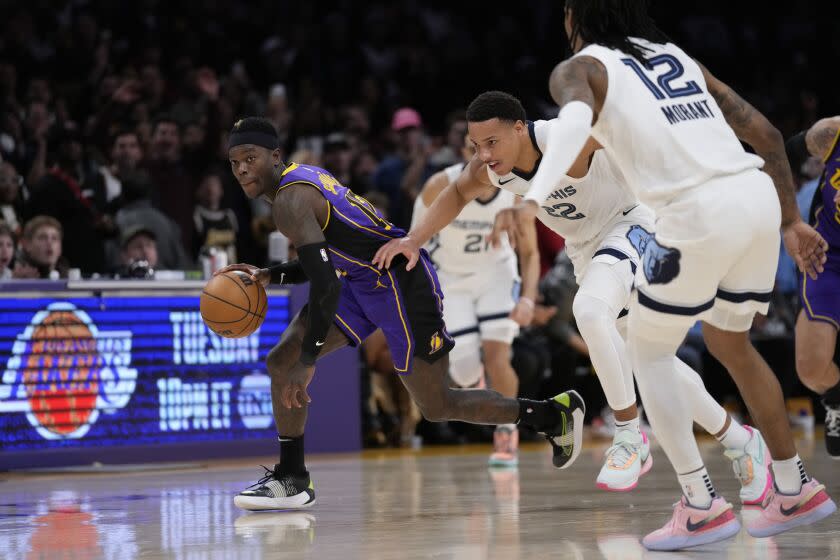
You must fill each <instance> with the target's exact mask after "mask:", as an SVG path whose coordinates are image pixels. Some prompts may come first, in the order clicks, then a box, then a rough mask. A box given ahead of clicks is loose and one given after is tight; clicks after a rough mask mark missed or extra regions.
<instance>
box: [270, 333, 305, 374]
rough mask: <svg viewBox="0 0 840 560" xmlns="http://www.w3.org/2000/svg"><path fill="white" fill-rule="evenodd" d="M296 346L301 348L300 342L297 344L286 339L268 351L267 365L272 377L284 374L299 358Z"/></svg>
mask: <svg viewBox="0 0 840 560" xmlns="http://www.w3.org/2000/svg"><path fill="white" fill-rule="evenodd" d="M296 348H299V344H298V345H295V344H294V343H293V342H291V341H288V340H284V341H282V342H281V343H280V344H277V345H276V346H275V347H274V348H272V349H271V350H270V351H269V352H268V356H266V358H265V367H266V369H267V370H268V374H269V375H270V376H271V377H272V378H275V377H277V376H280V375H283V374H284V373H286V372H287V371H288V370H289V369H290V368H291V366H292V364H293V363H294V361H295V360H297V351H296Z"/></svg>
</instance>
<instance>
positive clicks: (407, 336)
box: [388, 270, 411, 372]
mask: <svg viewBox="0 0 840 560" xmlns="http://www.w3.org/2000/svg"><path fill="white" fill-rule="evenodd" d="M388 278H390V279H391V289H392V290H393V291H394V299H395V300H396V302H397V313H399V315H400V321H402V325H403V331H404V332H405V340H406V343H407V348H406V350H405V367H403V368H399V367H397V364H394V369H395V370H397V371H402V372H405V371H408V366H409V360H411V335H410V334H409V333H408V325H406V323H405V317H403V311H402V305H400V294H399V293H398V292H397V283H396V281H394V277H393V276H392V275H391V271H390V270H389V271H388Z"/></svg>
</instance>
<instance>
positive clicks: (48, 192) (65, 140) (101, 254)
mask: <svg viewBox="0 0 840 560" xmlns="http://www.w3.org/2000/svg"><path fill="white" fill-rule="evenodd" d="M52 143H53V144H54V145H55V147H56V151H57V154H56V162H55V165H54V166H53V167H52V168H51V169H50V170H49V172H48V173H47V174H46V175H44V177H42V178H41V180H40V181H38V183H36V184H35V185H33V186H32V193H31V198H30V200H29V202H28V205H27V207H28V214H29V215H39V214H43V215H47V216H52V217H54V218H56V219H57V220H58V221H59V222H60V223H61V226H62V228H63V230H64V233H65V234H66V237H65V238H64V239H65V240H66V241H67V243H66V244H65V246H64V248H63V253H64V255H65V256H66V257H67V259H68V260H69V261H70V262H72V263H73V265H74V266H76V267H79V268H80V269H81V270H82V272H83V273H85V274H91V273H94V272H100V271H102V270H103V268H104V266H105V244H104V239H105V238H106V237H108V236H111V235H113V233H114V232H115V230H114V228H113V221H112V219H111V218H110V217H109V216H108V215H106V214H105V213H104V212H103V210H104V202H105V200H104V199H105V193H104V192H103V191H102V184H101V182H100V181H98V180H97V179H98V173H97V172H96V171H95V170H94V168H93V165H92V163H91V162H90V161H88V160H87V159H85V155H84V146H83V140H82V137H81V135H80V134H79V132H78V130H76V128H75V127H72V126H70V125H69V124H68V125H65V126H64V127H60V128H59V129H57V130H56V131H55V133H54V136H53V138H52Z"/></svg>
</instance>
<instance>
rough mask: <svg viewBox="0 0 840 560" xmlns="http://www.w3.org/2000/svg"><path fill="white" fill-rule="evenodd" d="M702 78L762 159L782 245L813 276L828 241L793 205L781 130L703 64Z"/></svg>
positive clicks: (729, 120)
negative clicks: (779, 208) (777, 209)
mask: <svg viewBox="0 0 840 560" xmlns="http://www.w3.org/2000/svg"><path fill="white" fill-rule="evenodd" d="M697 64H699V65H700V68H701V69H702V71H703V78H704V79H705V80H706V86H707V87H708V89H709V93H711V94H712V96H713V97H714V98H715V101H717V104H718V106H719V107H720V110H721V111H722V112H723V116H724V117H725V118H726V122H727V123H728V124H729V126H731V127H732V130H734V131H735V135H736V136H737V137H738V138H739V139H740V140H742V141H744V142H746V143H747V144H749V145H750V146H752V147H753V149H754V150H755V151H756V153H757V154H758V155H759V156H761V157H762V158H763V159H764V172H765V173H767V174H768V175H770V178H771V179H772V180H773V184H774V185H775V186H776V193H777V194H778V196H779V203H780V204H781V206H782V232H783V239H784V242H785V248H786V249H787V251H788V253H789V254H790V256H791V257H792V258H793V260H794V261H796V264H797V266H798V267H799V270H800V271H802V272H806V271H807V272H808V273H809V274H810V275H811V277H812V278H816V275H817V273H818V272H822V270H823V266H822V265H823V263H825V260H826V257H825V251H826V249H828V244H827V243H826V241H825V239H823V238H822V236H821V235H820V234H819V233H817V231H816V230H814V229H813V228H812V227H811V226H809V225H808V224H806V223H804V222H803V221H802V217H801V216H800V215H799V207H798V206H797V205H796V190H795V189H794V186H793V174H792V173H791V170H790V162H788V158H787V154H786V153H785V145H784V140H783V139H782V134H781V133H780V132H779V131H778V129H776V127H775V126H773V125H772V124H771V123H770V121H768V120H767V118H766V117H765V116H764V115H762V114H761V113H760V112H759V111H757V110H756V109H755V107H753V106H752V105H750V104H749V103H747V102H746V101H744V99H742V98H741V96H739V95H738V94H737V93H735V91H733V90H732V88H730V87H729V86H727V85H726V84H724V83H723V82H721V81H720V80H718V79H717V78H715V77H714V76H713V75H712V74H711V73H710V72H709V71H708V70H707V69H706V68H705V67H704V66H703V65H702V64H700V63H699V62H698V63H697Z"/></svg>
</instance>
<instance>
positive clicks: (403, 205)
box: [373, 107, 463, 227]
mask: <svg viewBox="0 0 840 560" xmlns="http://www.w3.org/2000/svg"><path fill="white" fill-rule="evenodd" d="M391 130H392V131H393V133H394V134H395V135H396V143H397V146H396V151H395V153H394V154H392V155H390V156H388V157H386V158H385V159H384V160H383V161H382V163H380V164H379V167H378V168H377V169H376V173H374V176H373V186H374V188H375V189H376V190H378V191H380V192H383V193H385V194H386V195H387V196H388V200H389V204H388V214H389V215H390V216H391V220H392V221H393V222H394V223H395V224H396V225H398V226H400V227H408V226H409V225H410V223H411V210H412V207H413V204H414V199H415V198H416V197H417V193H418V192H419V191H420V188H421V187H422V186H423V183H424V182H425V181H426V179H428V178H429V177H430V176H431V175H432V174H433V173H434V171H435V169H434V167H433V166H432V164H431V163H430V162H429V156H430V155H431V152H432V147H431V144H430V141H429V138H428V137H427V136H426V133H425V132H424V130H423V120H422V119H421V118H420V113H418V112H417V111H415V110H414V109H412V108H410V107H403V108H402V109H399V110H397V111H396V112H395V113H394V115H393V117H392V119H391ZM462 138H463V137H462Z"/></svg>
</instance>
